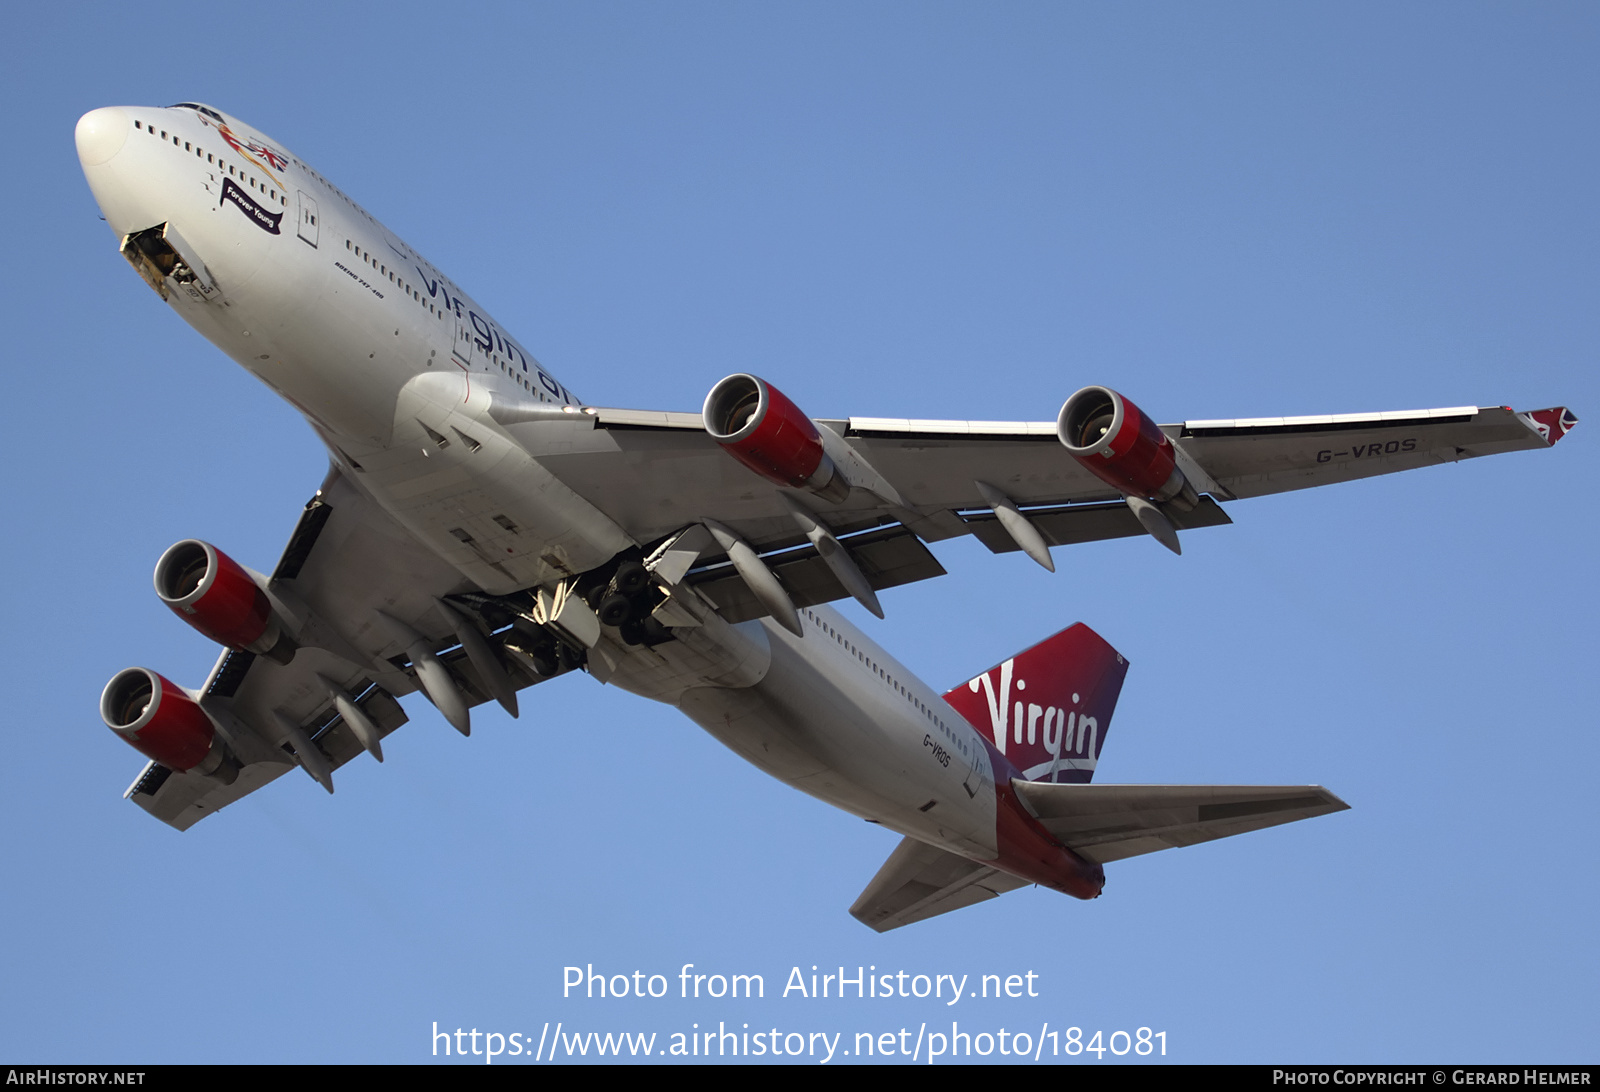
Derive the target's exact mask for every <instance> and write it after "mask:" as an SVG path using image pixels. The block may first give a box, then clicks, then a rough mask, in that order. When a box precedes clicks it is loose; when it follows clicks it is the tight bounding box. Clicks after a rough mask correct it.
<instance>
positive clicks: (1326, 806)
mask: <svg viewBox="0 0 1600 1092" xmlns="http://www.w3.org/2000/svg"><path fill="white" fill-rule="evenodd" d="M1011 787H1012V788H1013V789H1015V790H1016V793H1017V797H1018V798H1019V799H1020V800H1021V801H1022V802H1023V804H1024V806H1026V807H1027V809H1028V810H1029V812H1031V813H1032V814H1033V816H1034V818H1035V819H1037V820H1038V821H1039V823H1040V825H1041V826H1043V827H1044V828H1045V830H1047V831H1049V832H1050V834H1051V836H1052V837H1054V838H1055V839H1056V840H1057V841H1059V842H1060V843H1061V844H1062V845H1064V846H1066V847H1067V848H1068V849H1070V850H1072V851H1073V852H1074V853H1077V854H1079V855H1080V856H1082V857H1086V858H1088V859H1089V860H1091V861H1096V862H1098V863H1100V864H1106V863H1107V862H1110V861H1120V860H1122V859H1124V858H1126V857H1137V856H1139V855H1141V854H1145V853H1155V852H1156V851H1158V850H1162V849H1174V848H1180V847H1183V846H1192V845H1198V844H1199V843H1201V842H1210V841H1214V840H1216V839H1218V838H1229V837H1232V836H1233V835H1235V834H1245V833H1247V832H1249V831H1252V830H1262V829H1264V828H1266V827H1273V826H1278V825H1280V824H1282V823H1293V822H1296V821H1297V820H1300V819H1311V818H1314V817H1316V816H1318V815H1328V814H1331V813H1333V812H1336V811H1345V810H1347V809H1348V808H1349V806H1350V805H1348V804H1346V803H1345V802H1344V801H1343V800H1340V799H1339V798H1338V797H1337V796H1335V795H1333V793H1331V792H1329V791H1328V790H1327V789H1324V788H1323V787H1322V786H1320V785H1050V784H1045V783H1042V782H1036V781H1013V782H1012V783H1011Z"/></svg>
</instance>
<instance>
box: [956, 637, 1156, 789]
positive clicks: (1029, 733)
mask: <svg viewBox="0 0 1600 1092" xmlns="http://www.w3.org/2000/svg"><path fill="white" fill-rule="evenodd" d="M1127 673H1128V662H1127V661H1126V660H1124V659H1123V658H1122V655H1121V654H1120V653H1119V652H1118V651H1117V650H1116V649H1114V648H1112V647H1111V646H1110V645H1109V644H1107V643H1106V642H1105V639H1104V638H1102V637H1101V636H1100V635H1099V634H1098V633H1096V632H1095V631H1094V630H1092V629H1090V628H1089V627H1088V626H1086V625H1084V624H1083V623H1082V622H1079V623H1078V624H1077V625H1075V626H1072V627H1071V628H1069V629H1064V630H1062V631H1061V632H1060V633H1058V634H1056V635H1055V636H1054V637H1049V638H1046V639H1045V640H1043V641H1040V642H1039V643H1038V644H1036V645H1034V646H1033V647H1032V648H1030V649H1028V650H1027V651H1026V652H1021V653H1018V654H1017V655H1016V656H1013V657H1012V658H1011V659H1009V660H1006V661H1005V662H1003V663H1000V664H997V665H995V666H994V667H991V668H990V669H989V670H988V671H985V672H984V673H983V674H981V675H979V676H977V677H976V678H974V679H972V680H971V681H969V682H967V683H964V684H962V685H961V686H958V687H956V688H955V689H954V690H952V691H950V692H949V693H948V694H946V695H945V696H944V700H945V701H946V702H948V703H949V704H950V706H951V707H952V708H954V709H955V711H956V712H958V713H960V714H961V715H962V716H964V717H966V718H967V720H968V721H970V722H971V723H972V725H973V727H975V728H976V729H977V730H978V732H979V733H980V734H981V735H983V736H986V737H987V738H988V739H990V740H991V741H993V743H994V745H995V748H996V749H997V750H998V751H1000V753H1001V754H1003V755H1005V756H1006V758H1008V759H1009V760H1010V761H1011V764H1012V765H1014V766H1015V767H1016V768H1017V769H1018V770H1019V771H1021V774H1022V777H1023V778H1024V779H1025V780H1028V781H1050V782H1058V783H1062V784H1065V783H1070V782H1077V783H1083V782H1087V781H1089V780H1090V779H1091V778H1093V777H1094V768H1095V764H1096V763H1097V762H1098V761H1099V758H1100V748H1101V747H1103V746H1104V745H1105V741H1106V731H1107V729H1109V728H1110V727H1111V713H1112V711H1113V710H1114V709H1115V708H1116V706H1117V696H1118V695H1119V694H1121V693H1122V680H1123V678H1124V676H1126V675H1127Z"/></svg>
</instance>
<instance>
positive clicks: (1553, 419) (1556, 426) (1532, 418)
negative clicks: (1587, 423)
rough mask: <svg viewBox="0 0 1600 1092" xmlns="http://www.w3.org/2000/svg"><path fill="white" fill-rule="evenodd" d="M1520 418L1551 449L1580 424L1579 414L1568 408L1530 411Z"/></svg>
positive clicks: (1560, 407)
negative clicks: (1574, 426)
mask: <svg viewBox="0 0 1600 1092" xmlns="http://www.w3.org/2000/svg"><path fill="white" fill-rule="evenodd" d="M1519 416H1520V417H1521V418H1522V419H1523V420H1524V421H1526V422H1528V426H1529V427H1530V428H1532V429H1533V431H1535V432H1537V433H1538V434H1539V435H1540V436H1542V437H1543V438H1544V442H1545V443H1547V444H1549V445H1550V446H1551V447H1554V446H1555V443H1556V441H1557V440H1559V439H1561V437H1563V436H1565V435H1566V434H1567V433H1569V432H1571V431H1572V426H1573V425H1576V424H1577V423H1578V417H1577V414H1575V413H1573V412H1572V411H1571V410H1569V409H1568V408H1567V407H1566V406H1554V407H1552V408H1550V409H1536V410H1529V411H1528V412H1526V413H1523V414H1519Z"/></svg>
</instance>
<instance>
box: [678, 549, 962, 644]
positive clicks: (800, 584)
mask: <svg viewBox="0 0 1600 1092" xmlns="http://www.w3.org/2000/svg"><path fill="white" fill-rule="evenodd" d="M840 545H841V546H843V547H844V548H845V549H846V550H847V551H849V554H850V556H851V557H852V558H854V559H855V563H856V566H857V567H858V568H860V570H861V574H862V575H863V576H864V577H866V579H867V583H869V584H871V585H872V588H873V590H874V591H879V590H882V589H883V588H893V587H898V586H899V585H901V584H910V583H912V582H914V581H917V580H928V579H931V578H932V577H935V576H943V575H944V566H943V565H940V564H939V561H938V559H937V558H935V557H934V556H933V554H932V553H931V552H929V550H928V548H927V547H926V546H924V545H923V544H922V541H921V540H920V539H918V538H917V536H916V535H914V534H912V533H911V532H910V531H908V530H906V529H905V528H904V527H899V526H895V527H884V528H881V529H879V530H876V531H867V532H864V533H862V534H859V535H853V536H851V537H849V538H846V539H842V540H841V541H840ZM762 560H763V561H765V562H766V563H767V565H768V567H770V568H771V569H772V571H773V572H774V573H775V574H777V577H778V579H779V581H780V582H782V584H783V586H784V589H785V590H786V591H788V593H789V597H790V598H791V599H792V600H793V601H794V605H795V606H797V607H810V606H815V605H816V604H818V603H829V602H832V601H834V600H836V599H848V598H849V597H850V593H849V592H848V591H846V590H845V587H844V585H842V584H840V583H839V580H838V578H837V577H835V576H834V575H833V571H832V570H831V569H829V568H828V563H827V562H826V561H824V560H823V558H822V556H821V555H820V554H818V553H817V550H816V547H814V546H811V545H810V544H807V545H805V546H803V547H800V548H798V549H793V550H788V551H785V552H782V553H777V554H769V555H767V556H765V557H763V558H762ZM688 581H689V583H690V584H691V585H693V586H694V587H695V588H696V590H698V591H700V592H702V593H703V594H705V595H706V596H707V597H708V598H709V599H710V600H711V601H712V602H713V603H715V604H716V606H717V611H718V613H719V614H721V615H722V616H723V617H724V618H726V619H727V620H728V621H730V622H745V621H748V620H750V619H751V618H760V617H762V616H764V615H765V614H766V613H767V609H766V607H764V606H762V605H761V601H760V600H758V599H757V598H756V596H755V593H754V592H752V591H751V590H750V588H749V586H748V585H747V584H745V582H744V580H743V579H742V578H741V577H740V576H739V574H738V573H736V572H734V570H733V566H732V565H731V564H726V563H724V564H719V565H713V566H711V567H708V568H706V569H703V570H700V571H699V572H692V573H690V574H689V577H688Z"/></svg>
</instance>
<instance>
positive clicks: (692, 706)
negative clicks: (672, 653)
mask: <svg viewBox="0 0 1600 1092" xmlns="http://www.w3.org/2000/svg"><path fill="white" fill-rule="evenodd" d="M761 625H762V626H763V628H764V629H765V631H766V633H767V636H768V639H769V641H770V643H771V646H772V663H771V666H770V667H769V668H768V670H767V672H766V674H765V676H764V677H763V678H762V680H761V681H760V682H759V683H757V684H756V685H754V686H750V687H746V688H743V689H738V690H732V689H726V688H720V687H702V688H696V689H691V690H689V691H687V692H685V693H684V694H683V695H682V697H681V698H680V699H679V701H678V707H679V709H681V710H682V711H683V712H684V714H685V715H687V716H688V717H689V718H690V719H692V720H694V721H695V722H696V723H697V724H699V725H700V726H701V727H702V728H705V729H706V731H708V732H710V733H711V734H712V735H713V736H715V737H716V738H717V739H719V740H721V741H722V742H723V743H724V744H726V745H727V746H728V747H729V748H730V749H732V750H733V751H734V752H735V753H737V754H739V755H740V756H741V757H743V758H745V759H746V760H748V761H749V762H750V763H752V764H753V765H755V766H757V767H758V768H760V769H762V770H764V771H766V772H767V773H769V774H771V775H772V776H773V777H776V778H777V779H778V780H780V781H784V782H786V783H788V784H790V785H793V786H794V787H795V788H797V789H800V790H801V791H802V792H805V793H808V794H809V795H811V796H815V797H817V798H818V799H820V800H823V801H826V802H827V803H829V804H833V805H834V806H836V807H839V808H842V809H844V810H845V811H849V812H851V813H853V814H855V815H859V816H861V817H862V818H865V819H870V820H873V821H874V822H878V823H881V824H883V825H884V826H886V827H889V828H890V829H893V830H896V831H899V832H900V833H902V834H906V835H909V836H910V837H913V838H916V839H918V840H920V841H923V842H927V843H929V844H932V845H937V846H941V847H943V848H947V849H950V850H952V851H954V852H957V853H960V854H962V855H969V856H972V857H974V858H977V859H991V858H993V857H994V855H995V852H996V849H995V833H994V831H995V816H994V796H993V792H992V789H991V790H990V791H989V792H986V793H985V792H979V793H977V794H976V795H973V794H971V793H968V792H967V791H965V790H964V789H963V788H962V777H963V771H962V770H960V769H959V768H958V764H955V763H952V764H951V765H950V766H949V767H946V766H944V765H942V764H940V763H939V762H938V761H937V759H936V758H935V756H934V754H933V752H932V751H931V749H930V748H929V747H927V746H926V745H925V742H924V737H925V735H926V732H925V730H924V727H923V726H922V725H921V724H920V723H913V722H912V718H911V717H909V716H908V715H907V714H906V712H905V711H904V710H903V709H901V708H898V707H897V706H898V705H899V703H898V702H897V701H895V700H891V699H890V698H889V697H888V694H889V693H891V692H889V691H881V690H879V692H877V693H875V692H874V691H875V688H874V687H873V685H872V684H871V683H869V682H867V680H866V677H865V676H864V675H863V676H862V678H861V679H859V680H854V679H852V678H851V674H853V673H854V672H850V671H845V670H841V669H842V668H844V667H845V664H844V662H843V661H841V662H839V663H834V662H831V661H833V660H834V659H835V657H833V656H831V655H827V653H828V652H829V651H831V649H830V648H829V647H828V646H824V645H823V640H824V638H822V637H821V635H819V634H816V633H812V634H810V635H808V637H807V638H805V639H804V640H803V641H797V640H795V639H793V638H792V637H789V635H788V634H787V632H785V631H783V630H780V629H779V628H778V627H776V626H775V625H772V624H770V623H768V622H762V623H761ZM802 645H809V646H811V647H808V648H802V647H801V646H802ZM850 666H852V667H853V666H854V665H853V664H852V665H850ZM880 694H881V695H882V696H880ZM930 803H931V806H929V805H930ZM924 809H926V810H924Z"/></svg>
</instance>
